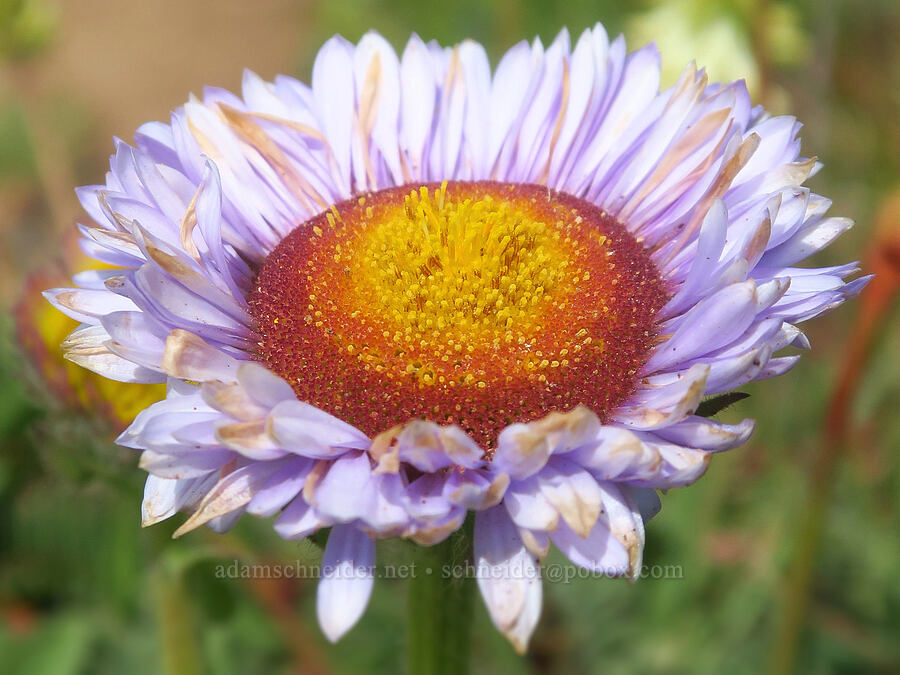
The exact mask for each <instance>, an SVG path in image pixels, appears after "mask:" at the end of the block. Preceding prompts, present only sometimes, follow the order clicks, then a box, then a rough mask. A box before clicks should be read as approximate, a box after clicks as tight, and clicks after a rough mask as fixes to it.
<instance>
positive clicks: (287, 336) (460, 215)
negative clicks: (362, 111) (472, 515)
mask: <svg viewBox="0 0 900 675" xmlns="http://www.w3.org/2000/svg"><path fill="white" fill-rule="evenodd" d="M666 299H667V294H666V288H665V284H664V282H663V281H662V280H661V278H660V276H659V273H658V271H657V270H656V268H655V266H654V265H653V263H652V261H651V260H650V257H649V255H648V254H647V252H646V251H645V250H644V248H643V247H642V246H641V245H640V244H639V243H638V242H637V241H635V239H634V238H633V237H632V236H631V235H630V234H629V233H628V231H627V230H626V229H625V227H623V226H622V224H621V223H619V222H617V221H616V220H615V219H614V218H612V217H610V216H609V215H607V214H606V213H604V212H603V211H601V210H600V209H598V208H597V207H596V206H594V205H592V204H589V203H588V202H585V201H583V200H580V199H577V198H575V197H572V196H570V195H567V194H564V193H559V192H554V191H551V190H548V189H547V188H546V187H543V186H538V185H513V184H505V183H494V182H451V183H445V184H443V185H438V184H427V185H422V186H418V185H417V186H403V187H397V188H391V189H387V190H383V191H380V192H376V193H371V194H367V195H363V196H361V197H358V198H353V199H351V200H348V201H345V202H342V203H340V204H337V205H336V206H334V207H332V208H331V209H330V210H329V211H326V212H324V213H322V214H320V215H318V216H316V217H315V218H313V219H311V220H309V221H307V222H306V223H303V224H302V225H300V226H299V227H297V228H296V229H295V230H294V231H293V232H291V233H290V234H289V235H288V236H286V237H285V238H284V239H283V240H282V241H281V242H280V243H279V244H278V246H277V247H276V248H275V249H274V250H273V251H272V252H271V253H270V254H269V256H268V257H267V258H266V260H265V262H264V264H263V265H262V267H261V269H260V270H259V273H258V275H257V279H256V283H255V285H254V289H253V292H252V293H251V295H250V298H249V302H250V311H251V314H252V317H253V320H254V327H255V330H256V332H257V334H258V335H259V337H260V341H259V348H258V353H257V355H256V356H257V358H258V359H259V361H261V362H262V363H264V364H265V365H266V366H267V367H268V368H270V369H271V370H272V371H274V372H275V373H277V374H278V375H280V376H281V377H283V378H284V379H285V380H287V381H288V382H289V383H290V384H291V386H292V387H293V389H294V391H295V392H296V394H297V397H298V398H299V399H300V400H302V401H306V402H308V403H310V404H312V405H315V406H317V407H319V408H321V409H323V410H325V411H327V412H329V413H331V414H333V415H335V416H337V417H339V418H341V419H343V420H345V421H347V422H349V423H350V424H353V425H355V426H357V427H358V428H360V429H361V430H363V431H364V432H365V433H367V434H369V435H370V436H374V435H376V434H378V433H380V432H382V431H385V430H387V429H389V428H390V427H392V426H395V425H397V424H402V423H405V422H407V421H409V420H410V419H413V418H424V419H428V420H432V421H435V422H438V423H441V424H457V425H459V426H460V427H462V428H463V429H465V430H466V431H467V432H468V433H469V434H470V435H471V436H472V437H473V438H474V439H475V440H476V441H478V442H479V443H480V444H481V445H482V447H483V448H485V450H486V452H487V453H490V451H491V448H492V447H493V446H494V444H495V442H496V438H497V434H498V433H499V432H500V431H501V430H502V429H503V428H504V427H505V426H507V425H509V424H511V423H514V422H528V421H531V420H534V419H537V418H540V417H543V416H544V415H546V414H547V413H549V412H551V411H553V410H560V411H566V410H570V409H572V408H574V407H575V406H577V405H584V406H587V407H588V408H589V409H591V410H593V411H594V412H595V413H597V414H598V415H599V416H600V418H601V419H605V418H607V416H608V413H609V412H610V411H611V410H612V409H613V408H615V407H616V406H618V405H620V404H622V403H623V402H624V401H625V399H626V398H627V397H628V396H629V395H630V394H631V393H632V392H633V391H634V389H635V387H636V385H637V377H638V372H639V371H640V368H641V367H642V365H643V364H644V363H645V361H646V359H647V356H648V352H649V350H650V348H651V346H652V343H653V340H654V338H655V337H656V333H657V330H656V313H657V311H658V310H659V309H660V308H661V307H662V305H663V304H664V303H665V301H666Z"/></svg>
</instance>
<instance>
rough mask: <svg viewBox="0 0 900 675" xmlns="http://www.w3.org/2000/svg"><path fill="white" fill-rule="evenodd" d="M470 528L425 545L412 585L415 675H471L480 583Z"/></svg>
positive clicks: (411, 652) (411, 641)
mask: <svg viewBox="0 0 900 675" xmlns="http://www.w3.org/2000/svg"><path fill="white" fill-rule="evenodd" d="M471 541H472V537H471V528H463V529H462V530H460V531H459V532H456V533H455V534H454V535H453V536H451V537H450V538H449V539H447V540H446V541H443V542H441V543H440V544H437V545H435V546H429V547H423V548H421V549H420V550H419V554H418V557H417V560H416V565H415V567H414V573H413V575H412V577H411V578H410V584H409V672H410V675H445V674H446V675H450V674H452V675H466V673H468V672H469V651H470V650H469V638H470V634H471V623H472V622H471V616H470V615H471V612H472V600H473V592H474V585H475V580H474V579H470V578H468V576H469V575H468V574H466V565H467V563H469V560H470V552H471Z"/></svg>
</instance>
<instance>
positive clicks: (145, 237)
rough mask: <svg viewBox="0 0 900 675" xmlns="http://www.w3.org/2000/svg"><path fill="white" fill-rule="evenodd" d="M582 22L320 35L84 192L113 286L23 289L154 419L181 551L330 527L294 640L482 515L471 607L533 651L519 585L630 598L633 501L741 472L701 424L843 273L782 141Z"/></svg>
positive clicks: (143, 440)
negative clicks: (567, 572)
mask: <svg viewBox="0 0 900 675" xmlns="http://www.w3.org/2000/svg"><path fill="white" fill-rule="evenodd" d="M659 72H660V71H659V56H658V54H657V52H656V51H655V49H654V48H653V47H645V48H643V49H641V50H638V51H636V52H633V53H631V54H627V53H626V50H625V44H624V41H623V39H622V38H621V37H620V38H617V39H615V40H613V41H612V42H610V41H609V40H608V38H607V35H606V32H605V31H604V29H603V28H602V26H599V25H598V26H597V27H595V28H594V29H593V30H589V31H585V32H584V33H583V34H582V35H581V37H580V38H579V39H578V40H577V42H576V43H575V45H574V46H573V45H572V44H571V43H570V39H569V35H568V33H567V32H565V31H563V32H562V33H560V35H559V36H558V37H557V39H556V40H554V42H553V43H552V44H551V45H549V46H548V47H544V46H543V45H542V44H541V43H540V41H539V40H535V41H534V42H533V43H531V44H529V43H526V42H522V43H520V44H518V45H516V46H515V47H513V48H512V49H510V50H509V51H508V52H507V53H506V54H505V55H504V56H503V58H502V59H501V60H500V62H499V64H498V65H497V67H496V69H494V70H493V71H492V70H491V67H490V65H489V63H488V59H487V56H486V53H485V50H484V49H483V48H482V47H481V46H480V45H478V44H476V43H474V42H469V41H467V42H464V43H462V44H460V45H457V46H455V47H453V48H443V47H440V46H439V45H437V44H435V43H428V44H426V43H423V42H422V41H421V40H420V39H419V38H418V37H416V36H413V38H412V39H411V40H410V41H409V43H408V44H407V46H406V48H405V50H404V51H403V53H402V55H401V56H399V57H398V55H397V54H396V53H395V52H394V50H393V49H392V48H391V47H390V46H389V45H388V44H387V42H386V41H385V40H384V39H383V38H381V37H380V36H379V35H377V34H374V33H369V34H367V35H366V36H364V37H363V38H362V40H361V41H360V42H359V44H358V45H353V44H350V43H348V42H346V41H345V40H343V39H341V38H333V39H332V40H330V41H328V42H327V43H326V44H325V45H324V46H323V47H322V49H321V50H320V52H319V54H318V56H317V58H316V61H315V65H314V68H313V73H312V83H311V86H310V85H307V84H304V83H302V82H299V81H297V80H295V79H293V78H290V77H285V76H279V77H276V79H275V81H274V82H272V83H269V82H264V81H262V80H260V79H259V78H258V77H257V76H255V75H254V74H252V73H250V72H247V73H246V74H245V76H244V82H243V89H242V95H241V96H237V95H235V94H232V93H230V92H227V91H223V90H220V89H215V88H208V89H206V90H205V91H204V93H203V97H202V99H194V98H192V99H191V100H190V101H189V102H188V103H186V104H185V105H184V106H183V107H181V108H179V109H178V110H176V111H175V112H174V113H173V114H172V117H171V120H170V122H169V123H168V124H164V123H161V122H151V123H148V124H145V125H144V126H142V127H141V128H140V129H139V130H138V132H137V134H136V136H135V144H134V146H131V145H128V144H127V143H124V142H121V141H117V143H116V151H115V154H114V155H113V156H112V157H111V159H110V171H109V173H108V174H107V176H106V182H105V184H104V185H95V186H88V187H84V188H81V189H79V191H78V195H79V198H80V199H81V202H82V204H83V206H84V208H85V210H86V212H87V214H88V215H89V219H88V220H86V222H85V223H84V224H82V225H80V226H79V228H80V231H81V234H82V239H81V244H82V247H83V248H84V250H85V251H86V252H87V253H88V254H90V255H91V256H92V257H94V258H95V259H97V260H98V261H100V262H102V263H106V264H109V265H114V266H115V267H116V269H112V270H110V269H107V268H104V269H98V270H94V271H90V272H85V273H81V274H79V275H78V276H77V277H76V278H75V286H74V287H72V288H61V289H53V290H50V291H47V293H46V295H47V297H48V299H49V300H50V301H51V302H52V303H53V304H54V305H55V306H56V307H58V308H59V309H60V310H61V311H63V312H65V313H66V314H68V315H69V316H71V317H74V318H75V319H77V320H79V321H81V322H82V323H83V325H82V326H81V327H80V328H79V329H77V330H76V331H75V332H74V333H73V334H72V336H71V337H70V338H69V340H68V341H67V344H66V348H67V350H68V358H70V359H71V360H73V361H75V362H76V363H79V364H81V365H83V366H84V367H86V368H89V369H91V370H93V371H95V372H98V373H100V374H102V375H105V376H107V377H109V378H112V379H115V380H120V381H126V382H147V383H150V382H156V383H158V382H166V383H168V395H167V397H166V399H165V400H163V401H161V402H159V403H156V404H154V405H152V406H150V407H149V408H147V409H146V410H144V411H143V412H142V413H140V414H139V415H138V417H137V418H136V419H135V420H134V422H133V423H132V424H131V426H130V427H129V428H128V429H127V430H126V431H125V432H124V433H123V434H122V436H121V437H120V438H119V440H118V442H119V443H120V444H122V445H124V446H126V447H131V448H136V449H138V450H141V452H142V454H141V460H140V463H141V467H142V468H143V469H145V470H146V471H147V472H148V473H149V477H148V480H147V485H146V489H145V494H144V503H143V519H144V523H145V524H152V523H155V522H158V521H160V520H163V519H165V518H168V517H170V516H172V515H174V514H175V513H177V512H179V511H185V512H187V513H188V514H189V517H188V519H187V520H186V521H185V522H184V524H183V525H182V526H181V527H180V528H179V530H178V532H177V533H176V534H183V533H185V532H188V531H190V530H192V529H194V528H196V527H199V526H200V525H207V526H209V527H211V528H213V529H215V530H217V531H221V530H226V529H228V528H229V527H231V526H232V525H233V524H234V523H235V522H236V521H237V519H238V518H239V517H240V516H241V515H242V514H243V513H244V512H248V513H251V514H253V515H257V516H263V517H269V516H275V520H274V527H275V530H276V531H277V532H278V534H279V535H281V536H282V537H285V538H289V539H295V538H302V537H306V536H308V535H310V534H312V533H314V532H316V531H317V530H319V529H322V528H330V535H329V538H328V543H327V546H326V548H325V552H324V561H323V562H324V566H323V569H326V570H329V571H328V572H327V573H326V574H325V575H323V578H322V579H321V581H320V584H319V592H318V615H319V620H320V624H321V626H322V628H323V630H324V632H325V633H326V635H327V636H328V637H329V638H330V639H332V640H336V639H338V638H339V637H340V636H341V635H343V634H344V633H345V632H346V631H347V630H349V629H350V628H351V627H352V626H353V624H354V623H355V622H356V621H357V620H358V619H359V617H360V616H361V615H362V613H363V611H364V609H365V606H366V603H367V601H368V597H369V595H370V592H371V589H372V582H373V569H372V568H373V564H374V557H375V542H376V540H377V539H381V538H387V537H406V538H410V539H412V540H413V541H415V542H418V543H419V544H422V545H426V546H427V545H432V544H435V543H437V542H439V541H441V540H443V539H444V538H446V537H447V536H449V535H450V534H451V533H452V532H454V531H455V530H457V529H458V528H459V527H460V526H461V525H462V523H463V521H464V519H465V518H466V515H467V513H468V512H469V511H474V512H475V534H474V554H475V568H476V574H477V576H478V584H479V587H480V589H481V592H482V595H483V597H484V600H485V602H486V604H487V607H488V610H489V612H490V615H491V617H492V619H493V621H494V623H495V625H496V626H497V628H498V629H499V630H500V631H502V632H503V633H504V634H505V635H506V636H507V637H508V638H509V639H510V640H511V641H512V643H513V644H514V645H515V646H516V647H517V648H518V649H520V650H524V649H525V647H526V645H527V643H528V640H529V637H530V635H531V633H532V631H533V630H534V627H535V625H536V623H537V620H538V617H539V615H540V608H541V584H540V564H541V563H540V561H541V559H542V558H543V557H544V556H545V555H546V554H547V552H548V550H549V548H550V545H551V543H552V544H554V545H555V546H556V547H557V548H558V549H559V550H560V551H561V552H562V553H563V554H565V555H566V557H568V558H569V560H571V561H572V562H573V563H574V564H575V565H578V566H580V567H582V568H585V569H587V570H591V571H594V572H598V573H604V574H608V575H611V576H620V575H622V576H631V577H634V576H636V575H638V574H639V572H640V568H641V557H642V551H643V545H644V522H645V521H646V520H647V519H648V518H649V517H651V516H652V515H653V514H654V513H655V512H656V511H657V510H658V509H659V499H658V497H657V493H656V490H657V489H667V488H672V487H680V486H684V485H688V484H690V483H692V482H693V481H695V480H696V479H697V478H699V477H700V476H701V475H702V474H703V472H704V471H705V469H706V467H707V466H708V464H709V461H710V458H711V456H712V454H713V453H715V452H719V451H722V450H727V449H730V448H734V447H736V446H739V445H741V444H742V443H744V442H745V441H746V440H747V439H748V437H749V436H750V434H751V433H752V430H753V422H752V421H751V420H745V421H743V422H742V423H740V424H737V425H726V424H722V423H720V422H716V421H714V420H710V419H706V418H704V417H699V416H697V415H696V414H695V413H696V412H697V408H698V405H699V403H700V401H701V399H702V398H703V397H704V396H707V395H710V394H717V393H721V392H726V391H729V390H731V389H734V388H736V387H740V386H742V385H744V384H746V383H747V382H750V381H753V380H760V379H765V378H769V377H773V376H775V375H780V374H782V373H784V372H786V371H787V370H789V369H790V368H791V366H793V364H794V363H795V362H796V360H797V358H798V357H797V356H780V355H779V352H780V351H781V350H782V349H784V348H786V347H788V346H795V347H801V348H806V347H808V343H807V342H806V339H805V337H804V335H803V333H802V332H801V331H800V329H799V328H797V324H798V323H800V322H802V321H805V320H806V319H810V318H812V317H815V316H817V315H819V314H821V313H823V312H825V311H827V310H830V309H833V308H834V307H836V306H837V305H839V304H841V303H842V302H843V301H844V300H845V299H847V298H849V297H851V296H853V295H854V294H856V293H857V292H859V290H860V289H861V288H862V287H863V286H864V285H865V283H866V281H867V278H865V277H863V278H858V279H856V280H853V281H849V282H846V281H845V279H846V278H847V277H849V276H850V275H852V274H854V273H855V272H857V270H858V268H857V266H856V264H854V263H851V264H847V265H841V266H837V267H827V268H802V267H797V266H796V265H797V264H798V263H800V262H801V261H802V260H803V259H805V258H807V257H808V256H810V255H811V254H813V253H815V252H817V251H818V250H820V249H822V248H823V247H825V246H826V245H827V244H829V243H830V242H831V241H832V240H833V239H834V238H835V237H837V236H838V235H839V234H841V233H842V232H843V231H845V230H846V229H847V228H848V227H850V225H851V222H850V221H848V220H846V219H843V218H835V217H829V216H827V215H826V212H827V210H828V208H829V205H830V202H829V201H828V200H827V199H825V198H824V197H820V196H818V195H815V194H812V193H811V192H810V191H809V189H807V188H805V187H802V184H803V182H804V181H805V180H806V178H807V177H808V176H810V175H811V174H812V173H813V172H814V171H816V170H817V169H818V165H817V164H816V162H815V161H814V160H812V159H804V158H802V157H801V156H800V143H799V140H798V138H797V132H798V130H799V124H798V123H797V122H796V120H794V119H793V118H790V117H771V116H769V115H768V114H767V113H766V112H765V111H764V110H763V109H762V108H760V107H753V106H752V105H751V102H750V98H749V95H748V93H747V91H746V89H745V87H744V85H743V83H741V82H736V83H732V84H727V85H722V84H709V83H708V82H707V78H706V75H705V74H704V73H703V72H702V71H698V70H697V69H696V68H695V67H694V66H690V67H688V69H687V70H686V71H685V72H684V74H683V75H682V77H681V78H680V80H679V81H678V82H677V84H676V85H675V86H673V87H671V88H669V89H667V90H665V91H662V92H661V91H660V90H659Z"/></svg>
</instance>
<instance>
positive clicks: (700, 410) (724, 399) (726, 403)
mask: <svg viewBox="0 0 900 675" xmlns="http://www.w3.org/2000/svg"><path fill="white" fill-rule="evenodd" d="M749 396H750V394H747V393H744V392H743V391H729V392H728V393H727V394H719V395H718V396H710V397H709V398H708V399H706V400H705V401H703V402H702V403H700V405H699V406H697V412H696V413H694V414H695V415H698V416H700V417H712V416H713V415H716V414H718V413H720V412H722V411H723V410H725V408H730V407H731V406H733V405H734V404H735V403H737V402H738V401H743V400H744V399H745V398H748V397H749Z"/></svg>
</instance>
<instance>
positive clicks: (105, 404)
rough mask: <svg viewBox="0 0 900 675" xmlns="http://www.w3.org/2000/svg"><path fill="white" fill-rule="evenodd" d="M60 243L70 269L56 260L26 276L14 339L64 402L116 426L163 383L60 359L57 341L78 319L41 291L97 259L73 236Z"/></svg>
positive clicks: (161, 391)
mask: <svg viewBox="0 0 900 675" xmlns="http://www.w3.org/2000/svg"><path fill="white" fill-rule="evenodd" d="M63 248H64V249H65V251H66V255H65V260H67V261H70V262H71V264H72V268H65V267H64V266H63V265H62V264H61V263H59V262H56V263H53V264H51V265H48V266H47V267H45V268H42V269H38V270H37V271H35V272H34V273H32V274H31V275H29V276H28V278H27V279H26V281H25V284H24V286H23V289H22V294H21V296H20V297H19V300H18V302H17V303H16V307H15V310H14V312H15V319H16V333H17V336H18V338H19V343H20V344H21V345H22V348H23V350H24V351H25V353H26V354H27V355H28V356H29V357H30V359H31V361H32V362H33V363H34V365H35V366H36V368H37V370H38V372H39V373H40V375H41V377H42V378H43V380H44V381H45V382H46V383H47V384H48V386H49V387H50V389H51V391H52V392H53V393H54V395H55V396H57V397H58V398H59V399H60V400H61V401H62V402H63V403H64V404H65V405H67V406H70V407H72V408H76V409H78V410H82V411H85V412H87V413H89V414H91V415H94V416H96V417H99V418H101V419H103V420H104V421H105V422H106V423H107V424H108V425H109V426H110V428H111V429H112V430H115V431H120V430H122V429H124V428H125V427H126V426H127V425H128V423H129V422H131V421H132V420H133V419H134V417H135V415H137V414H138V413H139V412H140V411H141V410H143V409H144V408H146V407H147V406H149V405H150V404H152V403H155V402H156V401H159V400H161V399H163V398H165V395H166V386H165V385H164V384H132V383H126V382H116V381H114V380H109V379H107V378H105V377H101V376H100V375H96V374H95V373H92V372H91V371H89V370H86V369H84V368H81V367H80V366H76V365H75V364H74V363H72V362H70V361H67V360H65V359H64V358H63V353H62V349H61V348H60V343H62V342H63V340H65V339H66V337H67V336H68V335H69V333H71V332H72V331H73V330H74V329H75V328H77V327H78V322H77V321H75V320H74V319H70V318H69V317H67V316H65V315H64V314H62V313H61V312H58V311H56V310H55V309H54V308H53V306H52V305H50V303H48V302H47V301H46V300H45V299H44V297H43V296H42V295H41V291H43V290H44V289H45V288H48V287H50V286H58V285H65V284H67V283H68V282H69V280H70V279H71V277H72V274H74V273H77V272H80V271H82V270H85V269H87V268H88V266H93V267H94V268H96V266H97V263H96V261H92V260H91V259H90V258H88V257H87V256H86V255H84V253H82V252H81V250H80V249H79V248H78V246H77V244H76V242H75V239H74V237H67V238H66V240H65V242H64V245H63Z"/></svg>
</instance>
